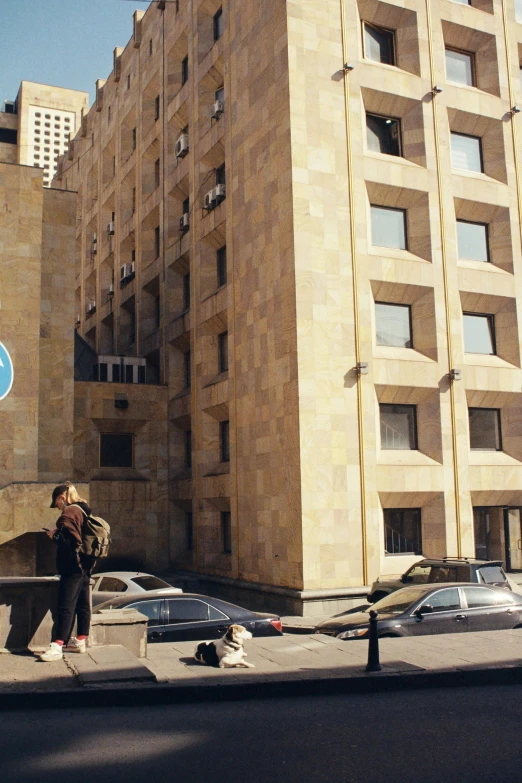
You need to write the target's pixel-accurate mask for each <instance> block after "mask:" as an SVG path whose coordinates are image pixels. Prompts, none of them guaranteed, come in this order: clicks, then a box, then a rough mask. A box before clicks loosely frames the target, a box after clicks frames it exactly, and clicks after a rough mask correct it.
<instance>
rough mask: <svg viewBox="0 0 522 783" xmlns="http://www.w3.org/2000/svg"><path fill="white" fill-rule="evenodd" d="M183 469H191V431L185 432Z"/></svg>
mask: <svg viewBox="0 0 522 783" xmlns="http://www.w3.org/2000/svg"><path fill="white" fill-rule="evenodd" d="M185 467H186V468H187V470H188V469H190V468H191V467H192V430H185Z"/></svg>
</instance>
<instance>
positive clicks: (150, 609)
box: [118, 601, 163, 627]
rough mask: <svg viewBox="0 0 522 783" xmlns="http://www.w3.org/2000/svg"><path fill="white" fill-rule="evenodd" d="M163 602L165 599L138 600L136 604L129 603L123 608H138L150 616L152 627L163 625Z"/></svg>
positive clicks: (149, 623)
mask: <svg viewBox="0 0 522 783" xmlns="http://www.w3.org/2000/svg"><path fill="white" fill-rule="evenodd" d="M162 603H163V601H136V603H134V604H127V606H125V607H121V608H125V609H136V610H137V611H138V612H140V613H141V614H144V615H145V616H146V617H148V618H149V622H148V625H149V627H150V626H155V625H163V623H162V622H161V621H160V614H161V604H162ZM118 608H120V607H118Z"/></svg>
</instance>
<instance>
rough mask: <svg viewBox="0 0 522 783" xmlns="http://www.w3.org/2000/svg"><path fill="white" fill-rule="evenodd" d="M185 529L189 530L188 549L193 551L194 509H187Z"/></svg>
mask: <svg viewBox="0 0 522 783" xmlns="http://www.w3.org/2000/svg"><path fill="white" fill-rule="evenodd" d="M185 530H186V532H187V549H188V550H189V552H191V551H192V550H193V549H194V523H193V519H192V511H185Z"/></svg>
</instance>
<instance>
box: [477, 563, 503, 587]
mask: <svg viewBox="0 0 522 783" xmlns="http://www.w3.org/2000/svg"><path fill="white" fill-rule="evenodd" d="M477 574H478V575H479V577H480V581H482V582H484V583H485V584H487V585H494V584H498V583H499V582H500V583H501V584H502V583H505V582H506V575H505V573H504V571H503V570H502V568H501V567H500V566H482V568H479V569H477Z"/></svg>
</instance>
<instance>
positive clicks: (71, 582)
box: [53, 573, 91, 643]
mask: <svg viewBox="0 0 522 783" xmlns="http://www.w3.org/2000/svg"><path fill="white" fill-rule="evenodd" d="M90 579H91V577H90V575H89V574H82V573H78V574H69V575H67V576H61V577H60V588H59V590H58V619H57V621H56V625H55V630H54V634H53V637H54V639H61V640H62V641H64V642H65V643H67V642H68V641H69V637H70V635H71V631H72V629H73V625H74V617H75V615H76V617H77V618H78V627H77V630H76V635H77V636H88V635H89V628H90V625H91V601H90V595H89V582H90Z"/></svg>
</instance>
